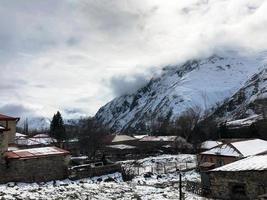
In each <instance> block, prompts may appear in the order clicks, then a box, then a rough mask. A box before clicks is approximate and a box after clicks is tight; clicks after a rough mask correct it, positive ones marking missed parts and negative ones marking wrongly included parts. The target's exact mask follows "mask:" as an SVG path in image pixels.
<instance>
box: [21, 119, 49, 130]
mask: <svg viewBox="0 0 267 200" xmlns="http://www.w3.org/2000/svg"><path fill="white" fill-rule="evenodd" d="M25 120H26V119H21V120H20V121H19V123H18V127H20V128H23V127H24V123H25ZM27 120H28V128H29V130H31V131H33V130H34V131H35V130H36V131H45V130H48V129H49V127H50V119H48V118H45V117H32V118H27Z"/></svg>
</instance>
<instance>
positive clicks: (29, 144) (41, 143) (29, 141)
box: [15, 133, 57, 149]
mask: <svg viewBox="0 0 267 200" xmlns="http://www.w3.org/2000/svg"><path fill="white" fill-rule="evenodd" d="M56 143H57V140H56V139H54V138H52V137H50V136H49V135H48V134H43V133H42V134H37V135H34V136H33V137H28V136H27V135H24V134H21V133H16V136H15V144H16V145H17V147H19V148H21V149H26V148H35V147H46V146H53V145H55V144H56Z"/></svg>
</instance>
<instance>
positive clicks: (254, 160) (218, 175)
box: [202, 155, 267, 199]
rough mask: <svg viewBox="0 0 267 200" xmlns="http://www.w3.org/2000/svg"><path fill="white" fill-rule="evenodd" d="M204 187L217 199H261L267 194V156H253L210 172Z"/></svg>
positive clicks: (209, 194) (210, 195)
mask: <svg viewBox="0 0 267 200" xmlns="http://www.w3.org/2000/svg"><path fill="white" fill-rule="evenodd" d="M202 185H203V188H204V189H206V191H207V192H208V196H209V197H211V198H215V199H260V196H265V195H266V194H267V155H257V156H251V157H248V158H245V159H242V160H239V161H236V162H233V163H230V164H228V165H225V166H222V167H219V168H216V169H213V170H211V171H208V172H207V180H206V181H205V182H204V183H203V180H202Z"/></svg>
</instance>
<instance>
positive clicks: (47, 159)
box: [0, 114, 70, 183]
mask: <svg viewBox="0 0 267 200" xmlns="http://www.w3.org/2000/svg"><path fill="white" fill-rule="evenodd" d="M18 120H19V118H14V117H9V116H6V115H2V114H0V183H5V182H9V181H20V182H21V181H23V182H34V181H50V180H56V179H63V178H67V176H68V163H69V155H70V154H69V152H68V151H65V150H63V149H60V148H57V147H43V148H31V149H19V150H17V147H16V146H15V137H16V124H17V122H18ZM17 136H18V137H20V139H23V138H25V135H22V134H17ZM40 139H41V140H43V139H44V138H40V137H37V138H35V140H38V141H39V140H40ZM10 147H12V148H10Z"/></svg>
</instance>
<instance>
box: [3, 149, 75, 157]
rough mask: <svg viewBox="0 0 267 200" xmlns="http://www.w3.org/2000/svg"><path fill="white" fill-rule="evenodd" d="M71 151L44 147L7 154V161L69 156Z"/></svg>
mask: <svg viewBox="0 0 267 200" xmlns="http://www.w3.org/2000/svg"><path fill="white" fill-rule="evenodd" d="M68 154H70V153H69V151H66V150H64V149H60V148H58V147H42V148H32V149H22V150H16V151H9V152H6V154H5V156H6V158H7V159H32V158H38V157H48V156H56V155H68Z"/></svg>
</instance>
